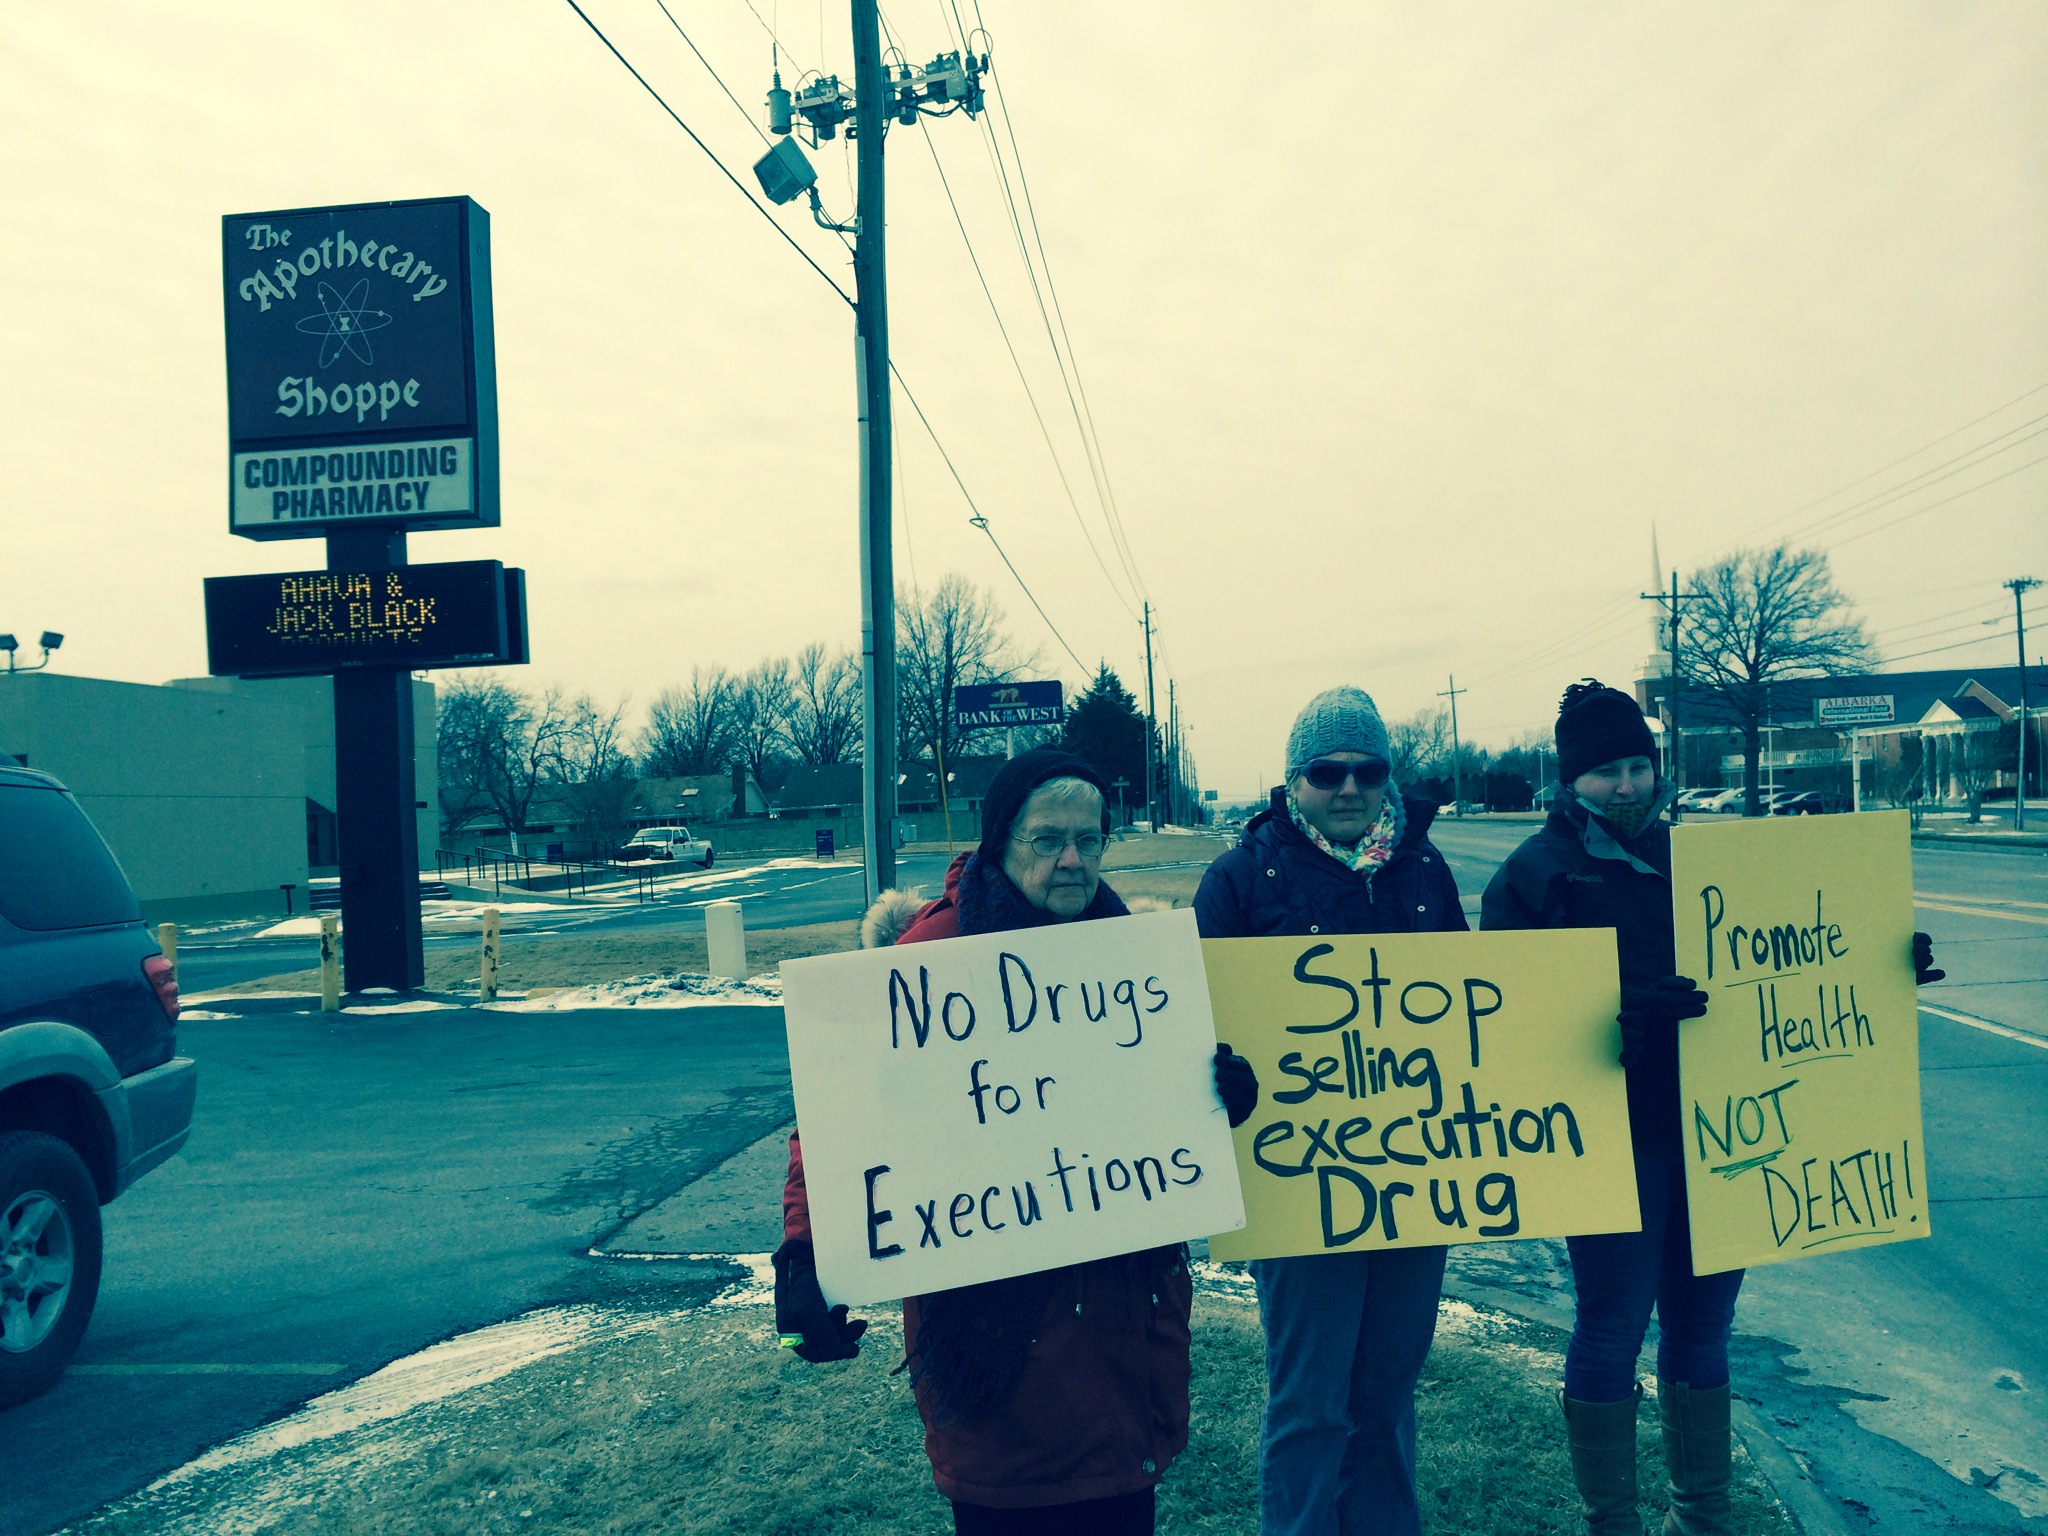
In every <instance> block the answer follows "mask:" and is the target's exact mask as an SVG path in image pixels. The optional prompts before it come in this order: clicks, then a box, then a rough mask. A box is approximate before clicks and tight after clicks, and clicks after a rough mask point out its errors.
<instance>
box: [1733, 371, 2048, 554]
mask: <svg viewBox="0 0 2048 1536" xmlns="http://www.w3.org/2000/svg"><path fill="white" fill-rule="evenodd" d="M2043 390H2048V384H2036V385H2035V386H2034V387H2033V388H2032V389H2029V390H2026V391H2024V392H2023V393H2021V394H2017V395H2014V396H2013V397H2012V399H2010V400H2008V401H2006V402H2005V404H2003V405H2000V406H1995V407H1993V408H1992V409H1991V410H1988V411H1986V412H1985V413H1984V414H1983V415H1982V416H1977V417H1974V418H1972V419H1971V420H1969V421H1966V422H1964V423H1963V424H1962V425H1961V426H1960V427H1956V428H1954V429H1953V430H1952V431H1948V432H1944V433H1942V435H1941V436H1940V437H1937V438H1935V439H1934V440H1933V441H1932V442H1929V443H1922V444H1921V445H1920V446H1919V447H1918V448H1915V449H1914V450H1913V451H1912V452H1911V453H1904V454H1901V455H1899V457H1898V458H1896V459H1893V460H1892V461H1891V462H1890V463H1889V464H1880V465H1879V466H1878V467H1877V468H1876V469H1873V470H1871V471H1870V473H1868V474H1866V475H1859V476H1857V478H1856V479H1854V480H1851V481H1850V482H1849V483H1848V484H1846V485H1840V486H1837V487H1836V488H1835V489H1834V490H1832V491H1829V492H1828V493H1827V494H1826V495H1825V496H1816V497H1815V498H1814V499H1813V500H1812V501H1809V502H1805V503H1803V504H1802V505H1800V506H1797V507H1794V508H1793V509H1792V510H1791V511H1790V512H1783V513H1780V514H1779V515H1778V516H1776V517H1773V518H1770V519H1768V520H1766V521H1764V522H1761V523H1758V524H1757V525H1756V526H1755V527H1753V528H1752V529H1750V532H1749V533H1747V534H1744V535H1743V537H1744V538H1748V537H1750V535H1751V534H1756V533H1761V532H1762V531H1763V530H1764V529H1766V528H1774V527H1776V526H1777V525H1778V524H1779V523H1784V522H1790V521H1791V520H1792V519H1793V518H1795V517H1798V516H1799V515H1800V514H1801V513H1803V512H1810V511H1812V510H1813V509H1814V508H1815V507H1818V506H1822V505H1824V504H1826V503H1827V502H1830V501H1833V500H1834V499H1835V498H1836V497H1837V496H1839V495H1841V494H1842V493H1843V492H1844V491H1853V490H1855V489H1856V487H1857V486H1859V485H1867V484H1868V483H1869V482H1871V481H1872V480H1875V479H1876V478H1877V477H1878V476H1879V475H1882V474H1885V473H1887V472H1888V471H1890V470H1894V469H1897V468H1898V467H1899V466H1900V465H1901V464H1905V463H1908V462H1910V461H1911V460H1913V459H1917V458H1919V457H1920V455H1921V454H1923V453H1925V452H1927V450H1928V449H1930V448H1939V447H1940V446H1941V445H1942V444H1943V443H1945V442H1947V441H1948V440H1949V439H1950V438H1953V437H1960V436H1962V434H1963V433H1965V432H1967V431H1969V430H1970V428H1972V427H1975V426H1980V425H1982V424H1983V423H1984V422H1987V421H1989V420H1990V419H1991V418H1992V417H1994V416H1996V415H1998V414H2000V413H2001V412H2003V411H2009V410H2011V409H2012V408H2013V407H2014V406H2016V405H2018V404H2019V403H2020V402H2021V401H2022V400H2031V399H2032V398H2033V397H2034V396H2035V395H2038V394H2040V393H2041V392H2042V391H2043Z"/></svg>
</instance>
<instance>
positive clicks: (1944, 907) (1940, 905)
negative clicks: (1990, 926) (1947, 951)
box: [1913, 896, 2048, 928]
mask: <svg viewBox="0 0 2048 1536" xmlns="http://www.w3.org/2000/svg"><path fill="white" fill-rule="evenodd" d="M1913 905H1914V906H1916V907H1924V908H1926V909H1927V910H1928V911H1929V912H1959V913H1961V914H1962V915H1963V916H1964V917H1999V918H2003V919H2005V921H2006V922H2008V923H2032V924H2034V925H2035V926H2036V927H2038V928H2048V917H2036V916H2035V915H2034V914H2033V913H2031V912H2000V911H1998V910H1997V909H1995V908H1992V907H1963V906H1955V905H1952V904H1950V903H1948V902H1943V901H1923V900H1921V899H1920V898H1919V897H1917V896H1916V897H1914V898H1913Z"/></svg>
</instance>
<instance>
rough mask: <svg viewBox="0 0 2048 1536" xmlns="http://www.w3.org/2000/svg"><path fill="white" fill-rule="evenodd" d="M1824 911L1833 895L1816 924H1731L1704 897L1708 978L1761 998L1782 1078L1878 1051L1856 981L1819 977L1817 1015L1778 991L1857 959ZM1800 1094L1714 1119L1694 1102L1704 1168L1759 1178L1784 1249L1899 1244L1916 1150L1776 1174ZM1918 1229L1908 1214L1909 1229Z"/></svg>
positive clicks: (1763, 1032)
mask: <svg viewBox="0 0 2048 1536" xmlns="http://www.w3.org/2000/svg"><path fill="white" fill-rule="evenodd" d="M1825 907H1826V899H1825V896H1824V893H1822V892H1821V891H1815V892H1814V893H1813V921H1812V922H1807V921H1806V920H1805V918H1804V917H1800V918H1798V919H1796V920H1793V921H1780V922H1775V923H1774V922H1771V921H1769V920H1768V917H1766V918H1765V919H1764V920H1756V921H1751V922H1747V923H1739V922H1731V921H1730V920H1729V918H1730V916H1731V914H1730V913H1729V911H1728V903H1727V898H1726V896H1725V895H1724V894H1723V893H1722V890H1721V888H1720V887H1719V886H1718V885H1706V886H1703V887H1702V888H1701V889H1700V908H1701V911H1700V918H1701V925H1700V939H1701V945H1702V948H1703V950H1704V952H1705V958H1706V978H1705V979H1706V981H1707V982H1708V983H1709V984H1710V985H1713V986H1717V987H1745V986H1747V987H1754V988H1755V989H1756V1022H1757V1059H1758V1060H1759V1062H1761V1063H1762V1064H1763V1065H1764V1066H1766V1067H1772V1068H1776V1069H1778V1070H1780V1071H1782V1070H1784V1069H1785V1068H1786V1067H1793V1066H1797V1065H1799V1064H1800V1063H1802V1062H1821V1061H1834V1060H1842V1059H1848V1058H1854V1057H1855V1056H1857V1055H1859V1054H1861V1053H1864V1052H1867V1051H1872V1050H1875V1049H1876V1048H1877V1034H1876V1031H1875V1030H1874V1029H1873V1028H1872V1027H1871V1021H1870V1015H1869V1014H1868V1013H1866V1012H1864V1011H1863V1009H1862V1008H1860V1007H1859V1006H1857V1002H1856V985H1855V983H1854V982H1848V983H1841V982H1833V981H1828V980H1825V979H1822V978H1819V977H1816V978H1815V979H1814V981H1813V983H1812V986H1813V1003H1814V1006H1813V1011H1812V1012H1811V1013H1808V1012H1806V1011H1805V1010H1806V1005H1805V1003H1804V1002H1801V1001H1796V1000H1795V997H1796V995H1797V994H1795V992H1794V991H1793V989H1792V988H1791V987H1789V986H1788V987H1786V989H1785V990H1784V991H1783V992H1782V993H1781V992H1780V991H1779V983H1781V982H1789V981H1790V980H1791V979H1792V978H1793V977H1796V976H1799V975H1800V974H1801V973H1802V972H1804V971H1806V970H1808V969H1812V970H1814V971H1816V972H1824V971H1825V970H1826V969H1827V967H1828V966H1829V965H1830V964H1834V965H1837V966H1839V965H1841V964H1842V963H1843V962H1845V961H1847V960H1848V957H1849V943H1848V939H1847V937H1846V936H1845V935H1844V933H1843V931H1842V925H1841V924H1840V923H1837V922H1831V921H1830V920H1829V919H1828V917H1827V915H1826V910H1825ZM1737 915H1742V914H1737ZM1768 916H1775V917H1780V918H1783V917H1786V916H1787V914H1784V913H1773V914H1769V915H1768ZM1724 950H1725V953H1724V952H1723V951H1724ZM1804 990H1805V988H1804V987H1803V986H1802V987H1800V988H1799V989H1798V991H1799V993H1803V992H1804ZM1845 994H1846V995H1845ZM1799 1086H1800V1079H1799V1078H1797V1077H1786V1078H1785V1080H1784V1081H1783V1082H1781V1083H1779V1084H1777V1085H1776V1086H1775V1087H1771V1088H1763V1089H1759V1090H1758V1091H1757V1092H1755V1093H1752V1094H1746V1095H1737V1094H1729V1095H1727V1096H1726V1098H1725V1100H1724V1101H1723V1102H1722V1103H1721V1104H1719V1105H1714V1106H1711V1108H1710V1107H1708V1106H1703V1105H1701V1104H1700V1103H1699V1102H1698V1100H1695V1101H1694V1102H1693V1106H1692V1124H1691V1127H1690V1129H1691V1131H1692V1141H1693V1145H1694V1155H1695V1157H1696V1158H1697V1159H1698V1160H1699V1161H1700V1162H1702V1163H1707V1164H1708V1165H1709V1167H1708V1171H1709V1172H1710V1173H1717V1174H1719V1175H1721V1177H1722V1178H1724V1179H1734V1178H1738V1177H1740V1176H1741V1175H1743V1174H1745V1173H1748V1172H1750V1171H1752V1170H1754V1171H1756V1172H1757V1174H1758V1175H1759V1178H1760V1181H1761V1187H1762V1189H1763V1193H1764V1203H1765V1207H1766V1209H1767V1211H1768V1213H1769V1215H1770V1220H1771V1237H1772V1240H1773V1241H1774V1242H1775V1243H1776V1244H1777V1246H1778V1247H1780V1248H1783V1247H1785V1246H1786V1245H1787V1244H1789V1243H1791V1242H1793V1241H1794V1240H1795V1239H1796V1240H1797V1241H1798V1244H1799V1247H1800V1248H1802V1249H1807V1248H1820V1247H1825V1246H1826V1245H1827V1244H1829V1243H1833V1242H1840V1241H1842V1240H1843V1239H1845V1238H1856V1237H1876V1236H1886V1235H1889V1234H1890V1233H1891V1232H1893V1231H1894V1230H1896V1223H1897V1221H1898V1218H1899V1211H1900V1205H1899V1191H1900V1187H1901V1185H1902V1184H1903V1187H1904V1190H1905V1194H1906V1197H1907V1198H1908V1199H1912V1198H1914V1193H1913V1182H1914V1181H1913V1146H1912V1142H1911V1141H1910V1140H1901V1142H1900V1143H1899V1148H1898V1161H1897V1163H1896V1164H1895V1163H1894V1162H1893V1154H1892V1151H1891V1149H1890V1148H1889V1147H1884V1148H1879V1147H1874V1146H1873V1147H1864V1148H1861V1149H1859V1150H1857V1151H1855V1152H1852V1153H1846V1154H1843V1153H1836V1154H1835V1155H1832V1156H1826V1157H1808V1158H1802V1159H1799V1161H1798V1166H1797V1169H1796V1171H1795V1170H1794V1169H1793V1168H1792V1167H1791V1159H1789V1158H1787V1159H1786V1161H1785V1167H1784V1168H1783V1170H1782V1171H1781V1170H1780V1168H1778V1167H1774V1166H1772V1165H1773V1164H1776V1163H1778V1161H1779V1159H1780V1158H1784V1157H1785V1154H1786V1153H1788V1152H1790V1151H1791V1150H1792V1149H1793V1147H1794V1145H1795V1143H1796V1142H1797V1140H1798V1133H1797V1126H1798V1123H1799V1120H1800V1115H1799V1112H1798V1105H1799V1100H1800V1098H1801V1097H1802V1096H1801V1095H1799V1094H1794V1093H1793V1092H1792V1090H1793V1089H1795V1088H1798V1087H1799ZM1807 1091H1808V1092H1811V1089H1810V1088H1809V1089H1808V1090H1807ZM1823 1164H1825V1165H1826V1166H1825V1172H1824V1173H1823V1172H1821V1171H1820V1170H1821V1167H1822V1165H1823ZM1919 1219H1920V1218H1919V1217H1918V1216H1917V1215H1910V1214H1909V1217H1908V1222H1909V1224H1911V1223H1915V1222H1918V1221H1919Z"/></svg>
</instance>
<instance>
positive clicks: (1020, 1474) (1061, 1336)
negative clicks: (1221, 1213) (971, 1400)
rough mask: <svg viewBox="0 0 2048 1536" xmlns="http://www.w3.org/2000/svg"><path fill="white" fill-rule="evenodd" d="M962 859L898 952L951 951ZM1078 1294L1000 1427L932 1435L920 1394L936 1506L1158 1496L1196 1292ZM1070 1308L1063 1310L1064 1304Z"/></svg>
mask: <svg viewBox="0 0 2048 1536" xmlns="http://www.w3.org/2000/svg"><path fill="white" fill-rule="evenodd" d="M966 860H967V855H965V854H962V855H961V856H960V857H959V858H957V859H955V860H954V861H953V865H952V867H951V868H950V869H948V870H947V871H946V894H945V895H943V896H941V897H940V898H939V899H938V900H937V901H934V902H930V903H928V904H926V905H925V906H924V907H923V908H922V909H921V910H920V911H919V912H918V914H917V916H916V917H915V918H914V919H913V920H912V921H911V923H910V925H909V926H908V927H907V928H905V929H904V931H903V933H902V935H901V936H900V937H898V938H897V939H896V941H895V942H897V943H898V944H916V943H920V942H923V941H925V940H928V939H950V938H956V937H958V936H959V933H960V915H959V910H958V908H957V906H956V905H955V899H954V898H955V893H956V892H957V890H958V888H959V882H960V869H961V866H962V865H963V864H964V863H965V862H966ZM782 1227H783V1233H784V1235H785V1236H787V1237H797V1238H803V1239H805V1240H808V1239H809V1238H810V1235H811V1211H810V1202H809V1199H808V1197H807V1195H806V1193H805V1190H804V1164H803V1146H802V1143H801V1142H800V1141H799V1139H798V1137H796V1136H791V1137H790V1138H789V1178H788V1181H787V1183H786V1184H785V1185H784V1186H783V1192H782ZM1076 1281H1077V1289H1075V1290H1074V1291H1072V1292H1071V1293H1070V1292H1068V1291H1067V1290H1065V1289H1064V1288H1063V1289H1062V1290H1061V1291H1060V1293H1059V1298H1058V1299H1057V1300H1056V1301H1054V1302H1053V1303H1052V1304H1051V1305H1050V1306H1049V1307H1048V1308H1047V1309H1046V1315H1045V1319H1044V1321H1043V1322H1041V1323H1040V1324H1039V1330H1038V1337H1037V1338H1036V1339H1035V1340H1034V1341H1033V1343H1032V1349H1031V1358H1030V1359H1029V1360H1028V1361H1027V1362H1026V1363H1025V1366H1024V1373H1023V1375H1022V1376H1020V1377H1019V1378H1018V1381H1017V1385H1016V1387H1015V1389H1014V1390H1013V1391H1012V1392H1011V1394H1010V1397H1009V1400H1008V1401H1007V1402H1006V1403H1004V1405H1003V1407H1002V1408H1001V1409H1000V1410H999V1411H998V1412H995V1413H992V1414H987V1415H984V1416H982V1417H979V1418H973V1419H968V1420H964V1421H963V1420H958V1419H955V1420H951V1421H948V1422H946V1423H943V1424H940V1423H935V1422H934V1420H933V1401H932V1388H931V1385H930V1383H929V1382H922V1381H921V1382H919V1383H918V1386H917V1411H918V1413H919V1415H920V1416H921V1417H922V1418H923V1419H924V1448H925V1454H926V1455H927V1456H929V1457H930V1458H931V1463H932V1481H933V1482H934V1483H935V1484H937V1485H938V1490H939V1492H940V1493H942V1494H944V1495H945V1496H946V1497H947V1498H949V1499H953V1500H956V1501H958V1502H960V1503H963V1504H980V1505H984V1506H987V1507H990V1508H995V1509H1034V1508H1038V1507H1040V1506H1043V1505H1047V1504H1072V1503H1078V1502H1080V1501H1082V1500H1085V1499H1109V1498H1115V1497H1117V1496H1119V1495H1121V1494H1126V1493H1136V1492H1137V1491H1138V1490H1139V1489H1141V1488H1146V1487H1151V1486H1154V1485H1156V1484H1157V1483H1158V1482H1159V1481H1160V1479H1162V1478H1163V1477H1164V1476H1165V1475H1166V1469H1167V1467H1168V1466H1170V1465H1171V1464H1172V1462H1173V1458H1174V1457H1176V1456H1178V1455H1179V1454H1180V1453H1181V1451H1182V1450H1183V1449H1184V1448H1185V1447H1186V1446H1187V1443H1188V1339H1189V1334H1188V1317H1189V1313H1190V1312H1191V1310H1192V1309H1193V1305H1194V1284H1193V1281H1192V1279H1191V1277H1190V1276H1189V1275H1188V1273H1187V1272H1186V1271H1185V1270H1181V1271H1179V1272H1177V1273H1175V1274H1173V1275H1171V1276H1169V1277H1168V1278H1167V1279H1166V1281H1165V1282H1164V1283H1163V1284H1162V1285H1161V1287H1160V1293H1159V1295H1158V1296H1156V1297H1154V1296H1151V1295H1134V1294H1132V1293H1131V1292H1130V1291H1129V1290H1128V1289H1127V1288H1125V1287H1121V1286H1117V1285H1114V1284H1112V1283H1110V1282H1109V1280H1108V1278H1107V1276H1106V1275H1105V1274H1104V1273H1103V1271H1102V1270H1100V1269H1099V1268H1096V1267H1092V1266H1087V1265H1083V1266H1080V1267H1079V1268H1078V1270H1077V1271H1076ZM1070 1294H1071V1296H1072V1297H1073V1299H1075V1300H1077V1301H1078V1305H1074V1306H1070V1305H1069V1304H1068V1300H1069V1295H1070ZM917 1315H918V1298H916V1297H915V1296H912V1297H908V1298H906V1299H905V1301H904V1303H903V1342H904V1347H905V1350H906V1352H908V1351H910V1350H913V1349H914V1348H915V1347H916V1343H917Z"/></svg>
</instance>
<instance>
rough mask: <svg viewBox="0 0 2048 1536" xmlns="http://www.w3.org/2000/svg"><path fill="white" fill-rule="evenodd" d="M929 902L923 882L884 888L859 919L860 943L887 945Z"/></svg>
mask: <svg viewBox="0 0 2048 1536" xmlns="http://www.w3.org/2000/svg"><path fill="white" fill-rule="evenodd" d="M926 905H927V903H926V901H925V899H924V888H923V887H922V886H916V885H913V886H910V887H908V888H906V889H904V890H900V891H884V892H882V894H881V895H880V896H878V897H876V898H875V904H874V905H873V906H871V907H869V908H868V910H867V914H866V915H865V916H864V917H862V918H861V920H860V947H861V948H862V949H887V948H888V947H889V946H890V945H891V944H894V943H895V942H896V941H897V940H898V939H900V938H902V937H903V935H904V934H905V933H906V932H908V931H909V928H910V925H911V924H912V923H914V922H916V921H917V915H918V914H919V913H920V912H922V911H923V910H924V909H925V907H926Z"/></svg>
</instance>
